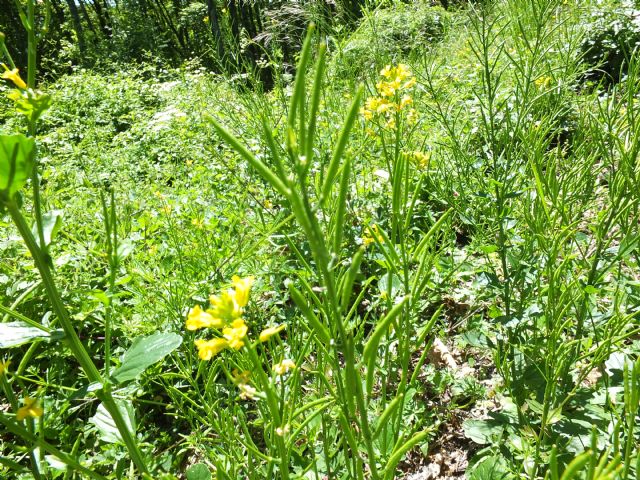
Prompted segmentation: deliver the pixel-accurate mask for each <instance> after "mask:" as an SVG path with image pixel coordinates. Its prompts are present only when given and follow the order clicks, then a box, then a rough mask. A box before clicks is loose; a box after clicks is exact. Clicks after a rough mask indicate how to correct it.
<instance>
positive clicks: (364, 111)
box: [360, 107, 373, 120]
mask: <svg viewBox="0 0 640 480" xmlns="http://www.w3.org/2000/svg"><path fill="white" fill-rule="evenodd" d="M360 115H362V116H363V117H364V119H365V120H371V119H372V118H373V112H372V111H371V110H367V109H366V108H364V107H362V108H361V109H360Z"/></svg>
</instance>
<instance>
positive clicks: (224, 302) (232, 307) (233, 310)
mask: <svg viewBox="0 0 640 480" xmlns="http://www.w3.org/2000/svg"><path fill="white" fill-rule="evenodd" d="M209 303H211V308H210V309H208V310H207V312H209V313H210V314H211V315H213V316H214V317H216V318H221V319H222V320H224V321H226V322H230V321H233V320H234V319H236V318H239V317H240V315H242V309H241V308H240V307H239V306H238V304H237V303H236V294H235V292H234V291H233V290H226V291H224V292H222V293H221V294H220V295H211V296H210V297H209Z"/></svg>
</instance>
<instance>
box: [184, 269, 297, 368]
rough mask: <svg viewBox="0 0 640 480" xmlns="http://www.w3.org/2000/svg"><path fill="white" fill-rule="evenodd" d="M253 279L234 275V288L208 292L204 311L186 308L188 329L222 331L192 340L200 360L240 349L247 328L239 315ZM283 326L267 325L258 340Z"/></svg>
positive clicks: (274, 333)
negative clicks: (220, 333)
mask: <svg viewBox="0 0 640 480" xmlns="http://www.w3.org/2000/svg"><path fill="white" fill-rule="evenodd" d="M254 281H255V278H254V277H246V278H240V277H238V276H237V275H234V276H233V277H232V279H231V282H232V283H233V288H230V289H228V290H226V291H223V292H222V293H220V295H211V296H210V297H209V303H210V307H209V308H208V309H207V310H202V308H200V306H198V305H196V306H195V307H193V308H192V309H191V310H190V311H189V314H188V315H187V330H199V329H201V328H215V329H218V330H221V332H222V336H221V337H215V338H212V339H210V340H204V339H199V340H196V341H195V345H196V347H197V348H198V355H199V357H200V358H201V359H202V360H211V359H212V358H213V357H215V356H216V355H217V354H218V353H220V352H222V351H223V350H225V349H227V348H230V349H232V350H240V349H241V348H242V347H243V346H244V345H245V340H246V337H247V332H248V331H249V327H247V324H246V323H245V321H244V319H243V318H242V314H243V313H244V307H246V306H247V304H248V303H249V292H250V290H251V286H252V285H253V282H254ZM284 328H285V326H284V325H280V326H278V327H269V328H266V329H265V330H263V331H262V332H261V333H260V337H259V338H260V341H261V342H266V341H267V340H269V338H271V337H272V336H273V335H276V334H277V333H279V332H280V331H282V330H283V329H284Z"/></svg>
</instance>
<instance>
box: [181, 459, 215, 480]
mask: <svg viewBox="0 0 640 480" xmlns="http://www.w3.org/2000/svg"><path fill="white" fill-rule="evenodd" d="M186 476H187V480H211V471H210V470H209V467H207V466H206V465H205V464H204V463H196V464H195V465H191V466H190V467H189V468H188V469H187V472H186Z"/></svg>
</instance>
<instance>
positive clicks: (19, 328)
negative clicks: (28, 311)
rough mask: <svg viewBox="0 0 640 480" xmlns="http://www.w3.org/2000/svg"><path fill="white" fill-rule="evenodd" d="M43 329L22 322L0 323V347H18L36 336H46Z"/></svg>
mask: <svg viewBox="0 0 640 480" xmlns="http://www.w3.org/2000/svg"><path fill="white" fill-rule="evenodd" d="M48 336H49V334H48V333H47V332H45V331H44V330H41V329H39V328H36V327H32V326H29V325H28V324H26V323H24V322H8V323H2V324H0V348H11V347H18V346H20V345H23V344H25V343H28V342H30V341H31V340H34V339H36V338H44V337H48Z"/></svg>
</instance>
